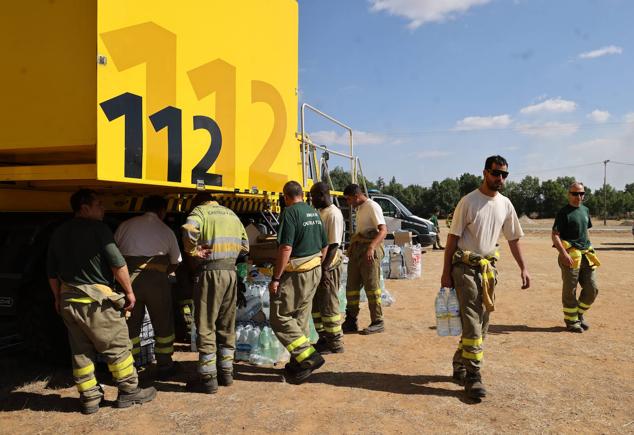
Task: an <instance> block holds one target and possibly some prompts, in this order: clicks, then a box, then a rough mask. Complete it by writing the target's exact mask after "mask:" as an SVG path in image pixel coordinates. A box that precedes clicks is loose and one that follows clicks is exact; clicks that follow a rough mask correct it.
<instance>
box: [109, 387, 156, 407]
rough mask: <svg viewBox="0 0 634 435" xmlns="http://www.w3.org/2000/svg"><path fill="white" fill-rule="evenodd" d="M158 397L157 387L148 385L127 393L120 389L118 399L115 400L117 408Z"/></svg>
mask: <svg viewBox="0 0 634 435" xmlns="http://www.w3.org/2000/svg"><path fill="white" fill-rule="evenodd" d="M155 397H156V388H154V387H147V388H139V387H137V388H136V390H134V391H132V392H130V393H125V392H123V391H121V390H119V395H118V396H117V401H116V402H115V407H117V408H128V407H130V406H132V405H136V404H139V405H140V404H141V403H146V402H151V401H152V400H154V398H155Z"/></svg>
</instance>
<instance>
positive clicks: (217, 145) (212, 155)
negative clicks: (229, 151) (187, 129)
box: [192, 116, 222, 186]
mask: <svg viewBox="0 0 634 435" xmlns="http://www.w3.org/2000/svg"><path fill="white" fill-rule="evenodd" d="M201 129H202V130H207V131H208V132H209V136H210V137H211V143H210V144H209V149H207V152H206V153H205V155H204V156H203V158H202V159H201V160H200V162H198V164H197V165H196V166H195V167H194V169H192V184H197V183H198V181H199V180H202V181H203V182H204V183H205V185H207V186H222V175H218V174H208V173H207V171H208V170H209V168H211V165H213V164H214V162H215V161H216V159H217V158H218V155H219V154H220V149H221V148H222V133H220V127H218V124H217V123H216V121H214V120H213V119H211V118H209V117H208V116H194V130H201Z"/></svg>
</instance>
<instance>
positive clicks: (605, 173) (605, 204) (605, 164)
mask: <svg viewBox="0 0 634 435" xmlns="http://www.w3.org/2000/svg"><path fill="white" fill-rule="evenodd" d="M608 162H609V160H604V161H603V226H606V225H607V224H608V191H607V190H606V184H607V178H608Z"/></svg>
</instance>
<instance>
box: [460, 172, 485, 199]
mask: <svg viewBox="0 0 634 435" xmlns="http://www.w3.org/2000/svg"><path fill="white" fill-rule="evenodd" d="M480 184H482V177H480V176H477V175H473V174H469V173H464V174H462V175H461V176H460V178H458V186H459V191H460V197H463V196H465V195H466V194H467V193H470V192H473V191H474V190H476V189H477V188H478V187H480Z"/></svg>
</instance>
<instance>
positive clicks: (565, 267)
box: [552, 181, 600, 333]
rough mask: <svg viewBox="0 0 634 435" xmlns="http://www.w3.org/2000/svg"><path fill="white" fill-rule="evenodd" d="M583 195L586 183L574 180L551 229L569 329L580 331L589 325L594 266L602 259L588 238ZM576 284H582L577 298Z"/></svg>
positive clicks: (594, 290)
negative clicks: (565, 203) (557, 255)
mask: <svg viewBox="0 0 634 435" xmlns="http://www.w3.org/2000/svg"><path fill="white" fill-rule="evenodd" d="M584 195H585V188H584V186H583V183H580V182H578V181H575V182H574V183H572V184H571V185H570V187H569V189H568V204H567V205H566V206H565V207H563V208H562V209H561V210H559V213H557V217H556V218H555V224H554V225H553V232H552V241H553V246H554V247H555V248H556V249H557V251H559V267H560V268H561V278H562V281H563V288H562V296H561V300H562V303H563V312H564V321H565V323H566V329H567V330H568V331H570V332H577V333H581V332H583V331H584V330H587V329H589V328H590V325H588V323H587V322H586V321H585V319H584V313H585V312H586V311H588V310H589V309H590V306H591V305H592V303H593V302H594V300H595V299H596V297H597V294H598V293H599V289H598V288H597V282H596V277H595V269H596V268H597V267H598V266H599V265H600V262H599V259H598V258H597V256H596V253H595V252H594V248H592V245H591V244H590V240H589V238H588V228H592V220H591V219H590V212H589V211H588V208H587V207H586V206H585V205H583V204H582V202H583V197H584ZM577 284H580V285H581V294H580V295H579V299H578V300H577V295H576V292H577Z"/></svg>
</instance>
